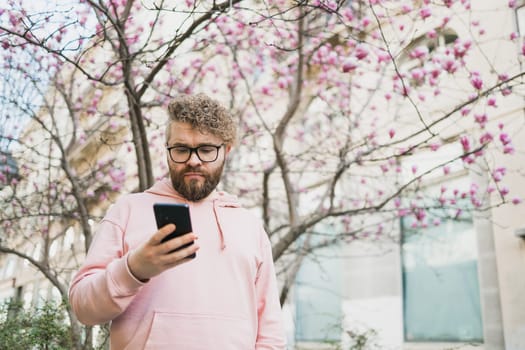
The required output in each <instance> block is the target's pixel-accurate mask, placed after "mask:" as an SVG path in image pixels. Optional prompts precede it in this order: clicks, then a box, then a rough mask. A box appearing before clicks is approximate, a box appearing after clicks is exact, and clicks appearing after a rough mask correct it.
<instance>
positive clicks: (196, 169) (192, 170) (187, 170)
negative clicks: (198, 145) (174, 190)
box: [181, 166, 206, 174]
mask: <svg viewBox="0 0 525 350" xmlns="http://www.w3.org/2000/svg"><path fill="white" fill-rule="evenodd" d="M181 172H182V173H183V174H186V173H202V174H206V172H204V171H203V169H202V167H201V166H186V167H185V168H184V169H182V171H181Z"/></svg>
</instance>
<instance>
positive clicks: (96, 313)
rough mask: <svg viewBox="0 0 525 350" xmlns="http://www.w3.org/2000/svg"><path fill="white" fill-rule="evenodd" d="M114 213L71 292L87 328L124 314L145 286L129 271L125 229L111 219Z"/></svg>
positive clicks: (102, 227)
mask: <svg viewBox="0 0 525 350" xmlns="http://www.w3.org/2000/svg"><path fill="white" fill-rule="evenodd" d="M112 209H114V208H112ZM115 211H116V210H113V216H115ZM111 212H112V211H111V210H110V212H108V216H106V218H105V219H104V220H103V221H102V222H101V224H100V226H99V229H98V231H97V233H96V235H95V237H94V239H93V242H92V244H91V246H90V248H89V251H88V254H87V256H86V260H85V262H84V264H83V265H82V267H81V268H80V270H79V271H78V272H77V274H76V275H75V276H74V277H73V280H72V282H71V287H70V289H69V300H70V303H71V307H72V309H73V312H74V313H75V315H76V316H77V318H78V320H79V321H80V322H82V323H84V324H86V325H96V324H102V323H106V322H109V321H111V320H112V319H114V318H115V317H117V316H118V315H120V314H121V313H122V312H123V311H124V310H125V309H126V308H127V306H128V305H129V304H130V303H131V301H132V300H133V298H134V296H135V295H136V293H137V292H138V291H139V290H140V288H141V287H142V285H143V283H141V282H140V281H138V280H137V279H136V278H135V277H134V276H133V275H132V274H131V272H130V270H129V268H128V264H127V254H126V253H127V248H126V247H125V246H124V244H123V242H124V239H123V235H124V230H123V228H122V227H121V226H120V225H119V224H117V223H116V222H115V221H114V220H112V219H110V218H108V217H111Z"/></svg>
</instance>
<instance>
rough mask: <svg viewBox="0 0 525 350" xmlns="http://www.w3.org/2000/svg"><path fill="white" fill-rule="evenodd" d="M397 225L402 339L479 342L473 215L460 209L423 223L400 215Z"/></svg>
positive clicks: (477, 285) (478, 308)
mask: <svg viewBox="0 0 525 350" xmlns="http://www.w3.org/2000/svg"><path fill="white" fill-rule="evenodd" d="M433 214H434V215H436V216H439V217H441V218H443V217H445V215H443V213H440V212H439V210H434V211H433ZM402 229H403V245H402V259H403V299H404V316H405V317H404V318H405V324H404V331H405V339H406V340H407V341H461V342H465V341H476V342H478V341H482V340H483V328H482V321H481V306H480V296H479V282H478V272H477V247H476V240H475V232H474V228H473V223H472V218H471V217H470V216H467V215H465V214H464V215H463V217H460V218H459V219H458V220H453V219H450V218H449V219H444V220H442V224H440V225H437V226H428V227H424V228H421V227H417V228H413V226H412V222H411V221H410V219H404V220H403V222H402Z"/></svg>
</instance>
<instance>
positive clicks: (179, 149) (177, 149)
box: [171, 146, 190, 155]
mask: <svg viewBox="0 0 525 350" xmlns="http://www.w3.org/2000/svg"><path fill="white" fill-rule="evenodd" d="M171 152H173V153H174V154H177V155H186V154H188V153H189V152H190V149H189V148H188V147H184V146H177V147H173V148H172V149H171Z"/></svg>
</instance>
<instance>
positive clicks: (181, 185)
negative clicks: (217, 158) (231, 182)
mask: <svg viewBox="0 0 525 350" xmlns="http://www.w3.org/2000/svg"><path fill="white" fill-rule="evenodd" d="M223 167H224V162H222V164H221V165H220V166H219V167H218V168H217V169H215V170H213V171H211V172H207V171H206V170H204V169H203V168H202V167H200V166H199V167H189V166H186V167H184V168H183V169H182V170H180V171H175V170H173V169H171V168H170V178H171V184H172V185H173V188H174V189H175V191H177V192H178V193H179V194H180V195H181V196H182V197H184V198H185V199H187V200H189V201H191V202H197V201H200V200H201V199H204V198H206V197H208V196H209V194H210V193H212V192H213V190H215V188H216V187H217V185H218V184H219V181H220V179H221V175H222V169H223ZM192 172H198V173H200V174H201V175H202V176H203V177H204V182H202V183H201V181H200V180H198V179H191V180H190V181H189V182H186V181H185V179H184V174H186V173H192Z"/></svg>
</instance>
